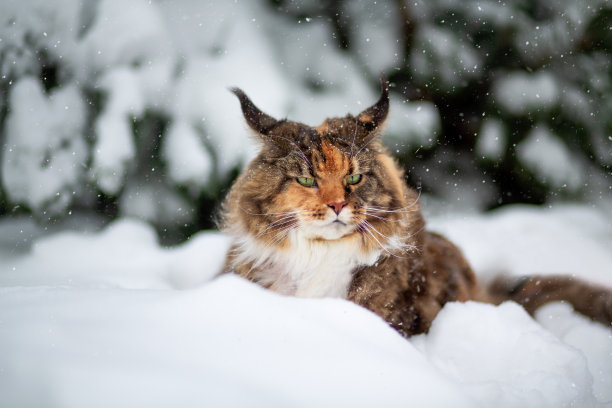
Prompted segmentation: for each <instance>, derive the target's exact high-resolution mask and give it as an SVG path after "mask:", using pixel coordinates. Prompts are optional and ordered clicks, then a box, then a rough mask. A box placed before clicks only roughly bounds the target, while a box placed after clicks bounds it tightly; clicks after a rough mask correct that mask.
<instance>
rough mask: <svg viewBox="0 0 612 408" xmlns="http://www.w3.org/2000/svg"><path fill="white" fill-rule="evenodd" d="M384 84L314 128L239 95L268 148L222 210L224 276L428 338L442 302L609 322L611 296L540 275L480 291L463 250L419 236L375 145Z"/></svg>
mask: <svg viewBox="0 0 612 408" xmlns="http://www.w3.org/2000/svg"><path fill="white" fill-rule="evenodd" d="M381 83H382V92H381V95H380V98H379V99H378V101H377V102H376V103H375V104H374V105H373V106H371V107H370V108H368V109H366V110H364V111H363V112H361V113H360V114H359V115H357V116H352V115H347V116H345V117H343V118H330V119H326V120H325V121H324V122H323V124H321V125H320V126H317V127H310V126H307V125H305V124H302V123H298V122H294V121H289V120H276V119H274V118H273V117H271V116H269V115H267V114H265V113H263V112H262V111H260V110H259V109H258V108H257V107H256V106H255V105H254V104H253V103H252V102H251V100H250V99H249V98H248V97H247V96H246V94H245V93H244V92H242V91H241V90H240V89H237V88H235V89H232V92H234V94H235V95H236V96H237V97H238V99H239V101H240V104H241V108H242V112H243V115H244V117H245V119H246V122H247V124H248V125H249V127H250V128H251V129H252V130H253V131H254V132H255V134H256V135H257V138H258V140H259V141H260V142H261V148H260V151H259V154H258V155H257V156H256V157H255V158H254V159H253V160H252V161H251V162H250V163H249V164H248V166H247V167H246V169H245V170H244V172H243V173H242V174H241V175H240V177H239V178H238V179H237V181H236V182H235V184H234V185H233V187H232V189H231V191H230V193H229V195H228V197H227V198H226V200H225V202H224V205H223V216H222V219H223V221H222V228H223V230H224V231H225V232H226V233H227V234H229V235H230V236H231V237H232V239H233V243H232V246H231V248H230V250H229V252H228V254H227V259H226V264H225V268H224V271H225V272H232V273H235V274H237V275H240V276H242V277H244V278H246V279H249V280H251V281H253V282H255V283H257V284H259V285H261V286H263V287H266V288H269V289H271V290H273V291H276V292H279V293H282V294H285V295H294V296H300V297H330V296H331V297H340V298H346V299H349V300H351V301H353V302H355V303H357V304H359V305H361V306H364V307H366V308H368V309H370V310H371V311H373V312H374V313H376V314H378V315H380V316H381V317H382V318H383V319H385V320H386V321H387V322H388V323H389V324H390V325H391V326H392V327H394V328H395V329H396V330H398V331H399V332H400V333H402V334H403V335H405V336H410V335H414V334H418V333H423V332H426V331H427V330H428V329H429V327H430V325H431V323H432V321H433V319H434V318H435V316H436V315H437V314H438V312H439V311H440V309H441V308H442V307H443V306H444V304H445V303H447V302H451V301H467V300H477V301H484V302H491V303H500V302H502V301H505V300H514V301H517V302H518V303H520V304H522V305H523V306H524V307H525V308H526V310H527V311H529V312H530V313H533V312H534V311H535V309H537V307H539V306H541V305H542V304H544V303H546V302H548V301H552V300H566V301H568V302H570V303H571V304H573V305H574V307H575V308H576V309H577V310H578V311H579V312H581V313H583V314H585V315H587V316H589V317H591V318H593V319H595V320H597V321H600V322H602V323H604V324H606V325H608V326H609V325H610V324H611V322H612V292H611V291H610V290H607V289H604V288H600V287H597V286H594V285H590V284H588V283H585V282H582V281H579V280H576V279H573V278H569V277H539V276H534V277H530V278H525V279H522V280H520V281H512V280H501V279H500V280H498V281H496V282H495V283H494V284H493V285H492V286H491V287H489V288H485V287H483V286H481V285H479V284H478V282H477V280H476V277H475V275H474V273H473V271H472V269H471V268H470V266H469V264H468V262H467V261H466V260H465V258H464V257H463V255H462V254H461V252H460V250H459V249H458V248H457V247H456V246H454V245H453V244H452V243H451V242H449V241H448V240H447V239H445V238H444V237H442V236H440V235H438V234H434V233H432V232H428V231H426V230H425V229H424V227H425V221H424V219H423V216H422V214H421V211H420V207H419V194H418V193H417V192H416V191H415V190H413V189H411V188H409V187H408V186H407V184H406V183H405V182H404V174H403V172H402V170H401V169H400V168H399V166H398V165H397V163H396V162H395V160H394V159H393V158H392V157H391V156H390V155H389V153H388V152H387V151H386V149H385V148H384V147H383V145H382V143H381V140H380V139H381V135H382V129H383V127H384V122H385V119H386V117H387V113H388V110H389V94H388V92H389V90H388V83H387V81H386V80H385V78H384V76H383V77H381ZM351 177H352V178H351ZM311 181H312V183H313V184H312V185H307V184H309V183H310V182H311ZM355 181H357V182H355ZM304 184H306V185H304Z"/></svg>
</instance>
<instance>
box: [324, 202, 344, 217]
mask: <svg viewBox="0 0 612 408" xmlns="http://www.w3.org/2000/svg"><path fill="white" fill-rule="evenodd" d="M345 205H346V201H336V202H333V203H327V206H328V207H329V208H331V209H332V210H334V212H335V213H336V215H339V214H340V211H342V209H343V208H344V206H345Z"/></svg>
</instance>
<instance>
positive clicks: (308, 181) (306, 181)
mask: <svg viewBox="0 0 612 408" xmlns="http://www.w3.org/2000/svg"><path fill="white" fill-rule="evenodd" d="M297 181H298V183H300V184H301V185H303V186H304V187H312V186H314V184H315V180H314V179H313V178H310V177H298V178H297Z"/></svg>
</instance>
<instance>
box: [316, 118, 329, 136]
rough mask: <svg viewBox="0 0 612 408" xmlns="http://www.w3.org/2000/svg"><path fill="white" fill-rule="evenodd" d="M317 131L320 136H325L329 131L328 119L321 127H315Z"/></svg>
mask: <svg viewBox="0 0 612 408" xmlns="http://www.w3.org/2000/svg"><path fill="white" fill-rule="evenodd" d="M315 130H316V131H317V133H318V134H319V136H324V135H325V134H326V133H327V132H328V131H329V126H328V124H327V119H326V120H325V121H323V123H321V124H320V125H319V126H317V127H315Z"/></svg>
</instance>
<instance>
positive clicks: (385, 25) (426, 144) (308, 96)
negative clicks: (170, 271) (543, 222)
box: [0, 0, 612, 244]
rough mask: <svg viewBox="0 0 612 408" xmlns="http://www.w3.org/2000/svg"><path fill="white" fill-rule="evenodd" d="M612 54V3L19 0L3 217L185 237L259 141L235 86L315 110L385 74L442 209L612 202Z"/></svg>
mask: <svg viewBox="0 0 612 408" xmlns="http://www.w3.org/2000/svg"><path fill="white" fill-rule="evenodd" d="M611 51H612V8H611V7H610V4H609V2H607V1H606V0H583V1H578V2H577V1H575V0H556V1H544V0H505V1H498V0H491V1H489V0H478V1H472V0H406V1H404V0H388V1H382V0H378V1H357V0H337V1H317V0H303V1H283V0H256V1H246V0H242V1H240V0H235V1H227V0H215V1H205V0H176V1H170V0H166V1H164V0H157V1H155V0H149V1H145V0H130V1H123V0H91V1H83V0H40V1H38V0H17V1H14V0H3V1H2V4H1V5H0V221H1V220H3V219H4V220H9V219H19V220H22V222H21V223H20V224H19V225H20V227H19V228H23V225H24V224H23V220H28V222H29V223H31V225H32V226H33V227H32V228H38V229H40V230H42V231H44V230H49V229H53V228H63V227H65V226H67V225H68V226H69V225H71V224H72V225H81V224H98V225H101V224H104V223H106V222H108V221H110V220H113V219H115V218H117V217H122V216H135V217H138V218H141V219H144V220H146V221H148V222H149V223H151V224H152V225H154V226H155V228H156V229H157V231H158V233H159V236H160V239H161V241H162V242H163V243H165V244H174V243H179V242H182V241H184V240H185V239H187V238H188V237H189V236H191V235H192V234H193V233H195V232H197V231H199V230H201V229H205V228H214V225H215V224H214V218H215V211H216V209H217V208H218V204H219V202H220V200H221V199H222V198H223V197H224V195H225V194H226V193H227V191H228V188H229V186H230V185H231V183H232V181H233V179H234V178H235V177H236V175H237V174H238V173H239V172H240V169H241V168H242V166H243V165H244V164H245V163H246V162H247V161H248V160H249V158H250V157H252V156H253V154H254V148H255V146H254V143H253V142H252V140H251V139H250V138H249V137H248V132H247V130H246V126H245V124H244V122H243V120H242V117H241V114H240V109H239V104H238V102H237V100H236V99H235V97H234V96H233V95H231V94H230V93H229V92H228V91H227V88H228V87H231V86H239V87H241V88H242V89H243V90H244V91H245V92H246V93H247V94H248V95H249V96H250V97H251V99H252V100H253V101H254V102H255V103H256V104H257V105H258V106H259V107H260V108H261V109H262V110H264V111H265V112H267V113H269V114H271V115H273V116H275V117H278V118H281V117H288V118H289V119H293V120H297V121H300V122H304V123H307V124H309V125H313V126H314V125H318V124H320V123H321V122H322V121H323V120H324V118H326V117H328V116H343V115H345V114H346V113H349V112H351V113H358V112H359V111H360V110H362V109H364V108H365V107H367V106H369V105H371V104H372V103H374V102H375V100H376V98H377V96H378V93H379V83H378V77H379V75H380V73H381V72H383V73H385V74H386V75H387V78H388V79H389V80H390V82H391V97H392V106H391V116H390V119H389V123H388V127H387V134H386V136H385V143H386V144H387V146H388V147H389V149H390V151H391V152H392V153H393V154H394V155H395V156H396V157H397V159H398V160H399V161H400V162H401V163H402V165H403V166H404V168H405V169H406V170H407V174H406V177H407V180H408V181H409V183H411V184H412V185H413V186H415V187H417V188H419V189H420V190H421V191H422V192H423V197H424V200H425V201H427V204H429V205H427V204H426V208H429V209H430V210H429V211H438V213H440V212H453V213H457V212H460V211H486V210H490V209H494V208H497V207H500V206H503V205H507V204H511V203H532V204H546V205H553V204H554V203H557V202H561V201H562V202H567V201H572V202H576V201H578V202H583V203H589V204H592V205H596V206H603V207H605V208H608V209H611V211H612V69H611V67H612V64H611V62H612V54H611ZM34 226H35V227H34ZM21 233H23V231H22V230H21Z"/></svg>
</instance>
